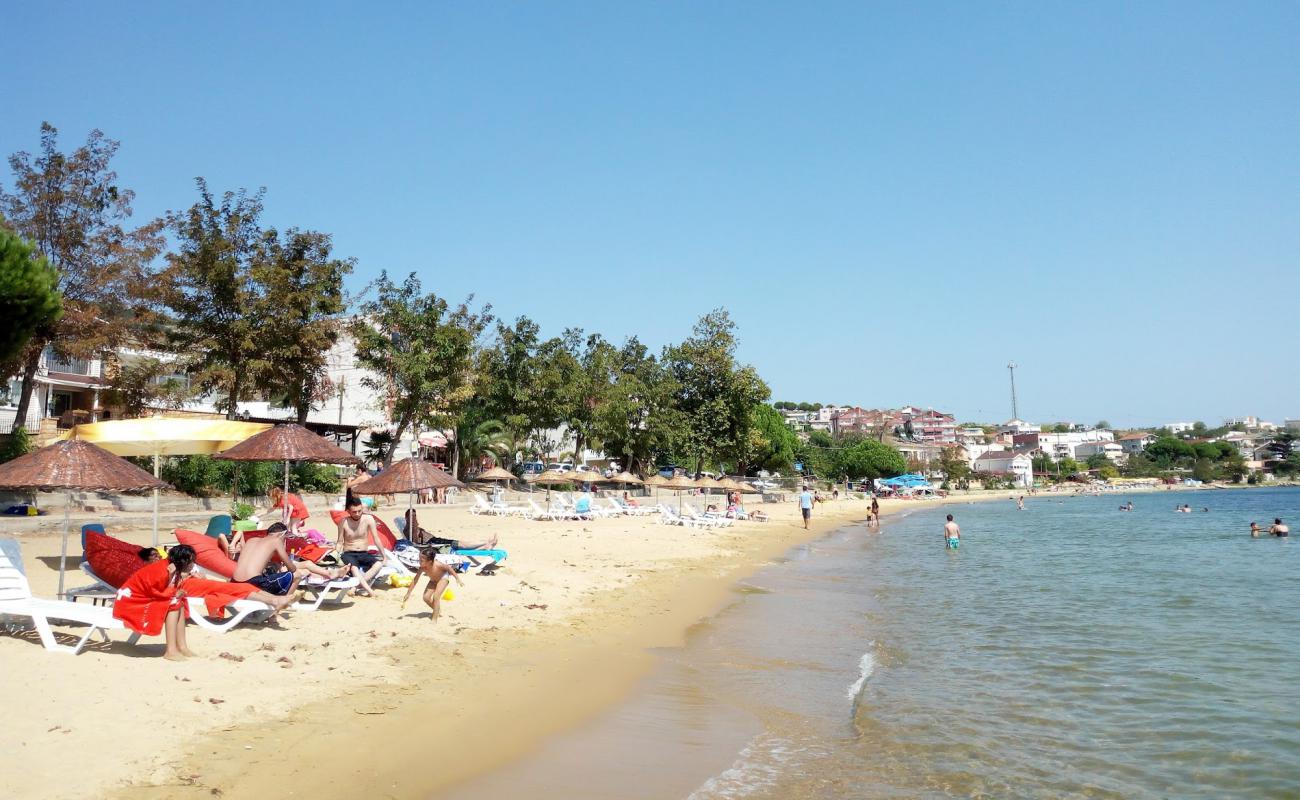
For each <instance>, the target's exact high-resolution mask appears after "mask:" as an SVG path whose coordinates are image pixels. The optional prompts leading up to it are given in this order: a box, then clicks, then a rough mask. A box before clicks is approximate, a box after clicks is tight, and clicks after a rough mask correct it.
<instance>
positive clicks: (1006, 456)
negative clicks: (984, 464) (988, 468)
mask: <svg viewBox="0 0 1300 800" xmlns="http://www.w3.org/2000/svg"><path fill="white" fill-rule="evenodd" d="M1017 456H1024V457H1025V458H1028V457H1029V454H1028V453H1026V452H1024V451H1022V450H990V451H989V452H987V453H985V454H984V455H982V456H980V457H979V458H976V459H975V460H976V461H1010V460H1011V459H1013V458H1015V457H1017Z"/></svg>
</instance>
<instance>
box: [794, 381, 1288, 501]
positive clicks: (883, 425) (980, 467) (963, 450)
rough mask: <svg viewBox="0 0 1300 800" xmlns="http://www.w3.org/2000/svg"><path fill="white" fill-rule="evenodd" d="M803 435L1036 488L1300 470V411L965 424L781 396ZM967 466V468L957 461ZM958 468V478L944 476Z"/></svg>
mask: <svg viewBox="0 0 1300 800" xmlns="http://www.w3.org/2000/svg"><path fill="white" fill-rule="evenodd" d="M775 407H776V408H777V410H778V411H780V412H781V415H782V417H783V418H784V419H785V422H786V424H787V425H788V426H789V427H790V428H791V429H792V430H794V431H795V433H796V435H797V436H799V437H800V439H801V441H803V442H809V441H814V440H816V439H817V438H818V437H821V441H823V442H826V441H827V440H829V441H830V442H837V441H841V442H842V441H845V440H855V439H861V438H870V439H875V440H876V441H879V442H881V443H885V444H888V445H890V446H891V447H893V448H894V449H896V450H897V451H898V452H899V453H900V454H902V455H903V456H904V457H905V458H906V459H907V462H908V466H909V468H910V469H912V470H915V471H919V472H923V473H925V474H928V475H930V476H931V477H935V478H939V479H940V480H942V479H944V478H952V477H959V478H964V477H965V476H966V475H967V474H969V475H970V476H973V477H975V478H976V479H983V478H1001V479H1005V480H1006V481H1007V482H1008V483H1011V484H1013V485H1016V486H1021V487H1028V486H1031V485H1033V484H1034V482H1035V481H1036V480H1046V479H1051V480H1059V479H1062V478H1072V477H1077V478H1102V479H1106V478H1121V477H1125V478H1155V477H1161V478H1164V479H1166V480H1168V481H1171V482H1172V481H1176V480H1188V481H1199V482H1206V481H1209V480H1214V479H1222V480H1229V481H1232V482H1249V483H1258V482H1264V481H1273V480H1276V479H1277V478H1279V477H1291V476H1293V475H1295V474H1296V473H1297V472H1300V447H1296V448H1295V450H1294V453H1293V450H1292V443H1293V441H1295V439H1296V438H1297V437H1300V419H1287V420H1285V421H1283V422H1282V423H1281V424H1277V423H1273V422H1268V421H1265V420H1261V419H1260V418H1258V417H1256V416H1242V417H1233V418H1228V419H1225V420H1223V423H1222V425H1220V426H1219V427H1217V428H1210V427H1209V426H1207V425H1206V424H1205V423H1203V422H1171V423H1168V424H1165V425H1161V426H1159V427H1154V428H1142V429H1132V430H1113V429H1112V428H1111V427H1110V426H1109V425H1108V424H1106V423H1104V422H1103V423H1099V424H1097V425H1078V424H1073V423H1068V422H1063V423H1054V424H1051V425H1042V424H1034V423H1029V422H1025V421H1024V420H1021V419H1014V418H1013V419H1010V420H1007V421H1006V422H1003V423H1001V424H999V425H990V424H973V423H959V422H958V420H957V418H956V417H955V416H954V415H952V414H949V413H945V412H943V411H938V410H935V409H933V408H921V407H918V406H902V407H900V408H894V409H865V408H862V407H859V406H835V405H821V404H810V403H798V404H796V403H787V402H778V403H776V404H775ZM956 465H960V466H956ZM945 472H949V473H960V476H955V475H946V474H945Z"/></svg>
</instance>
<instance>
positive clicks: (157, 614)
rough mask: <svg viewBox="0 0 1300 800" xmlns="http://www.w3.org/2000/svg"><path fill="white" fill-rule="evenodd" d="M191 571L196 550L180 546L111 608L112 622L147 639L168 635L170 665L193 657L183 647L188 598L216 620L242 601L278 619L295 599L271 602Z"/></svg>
mask: <svg viewBox="0 0 1300 800" xmlns="http://www.w3.org/2000/svg"><path fill="white" fill-rule="evenodd" d="M193 569H194V548H193V547H190V546H189V545H187V544H182V545H177V546H176V547H173V548H171V549H170V550H168V551H167V560H165V561H164V560H161V559H159V560H156V561H152V562H150V563H149V564H147V565H146V566H143V567H141V568H140V569H138V570H136V572H135V574H134V575H132V576H131V577H130V578H128V579H127V581H126V583H124V584H123V585H122V588H121V589H119V590H118V592H117V599H116V600H115V601H114V602H113V616H114V617H117V618H118V619H120V620H122V622H123V623H125V624H126V626H127V627H128V628H130V629H131V630H133V631H135V632H137V633H143V634H145V635H146V636H157V635H158V634H159V632H165V634H166V637H167V648H166V650H165V651H164V652H163V658H167V659H170V660H172V661H179V660H181V659H183V658H189V657H191V656H193V655H194V653H192V652H190V649H189V647H188V646H187V644H186V642H185V620H186V619H188V618H189V615H190V605H189V603H188V602H187V601H186V597H187V596H189V597H202V598H204V600H206V601H207V609H208V613H209V614H212V615H218V614H220V613H221V610H222V609H223V608H225V606H227V605H228V604H230V603H232V602H234V601H235V600H240V599H248V600H257V601H258V602H261V603H266V604H267V605H268V606H270V607H271V608H272V609H273V610H274V611H276V612H277V613H278V612H279V611H281V610H283V609H284V608H285V606H287V605H289V604H290V603H292V602H293V600H294V598H293V597H291V596H285V597H276V596H273V595H271V594H268V593H267V592H263V591H260V590H258V589H257V587H255V586H251V585H249V584H246V583H234V582H230V583H227V582H225V581H209V580H205V579H203V578H195V577H192V576H191V575H190V573H191V571H192V570H193Z"/></svg>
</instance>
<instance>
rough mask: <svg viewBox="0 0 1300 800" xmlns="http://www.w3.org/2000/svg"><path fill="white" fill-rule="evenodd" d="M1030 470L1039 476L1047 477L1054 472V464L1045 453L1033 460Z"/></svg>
mask: <svg viewBox="0 0 1300 800" xmlns="http://www.w3.org/2000/svg"><path fill="white" fill-rule="evenodd" d="M1032 468H1033V471H1034V472H1035V473H1037V474H1039V475H1048V474H1051V473H1053V472H1055V471H1056V462H1055V461H1053V460H1052V457H1051V456H1049V455H1048V454H1047V453H1039V454H1038V455H1036V456H1034V458H1033V466H1032Z"/></svg>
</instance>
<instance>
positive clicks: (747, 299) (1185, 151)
mask: <svg viewBox="0 0 1300 800" xmlns="http://www.w3.org/2000/svg"><path fill="white" fill-rule="evenodd" d="M366 5H374V6H375V7H374V8H366V7H363V4H343V3H339V4H331V3H326V2H316V3H296V4H295V3H287V2H261V3H222V4H202V5H200V4H184V5H183V6H182V5H178V4H171V3H158V4H154V5H150V4H146V3H132V4H128V5H120V4H97V5H92V4H87V3H56V2H51V3H10V4H8V6H9V7H8V8H7V10H6V12H5V16H6V25H5V27H6V37H5V38H6V58H5V66H4V67H3V70H4V86H5V92H4V100H3V107H4V112H3V113H2V114H0V151H3V152H4V153H5V154H7V153H11V152H13V151H15V150H19V149H35V148H36V146H37V132H38V128H39V125H40V123H41V121H42V120H49V121H50V122H52V123H53V124H55V125H56V126H57V127H59V128H60V130H61V132H62V134H63V141H64V144H65V146H67V147H72V146H74V145H76V144H78V143H80V142H81V141H82V140H84V137H85V134H86V132H87V131H88V130H89V129H90V128H92V127H98V128H101V129H102V130H104V131H105V133H107V134H108V135H109V136H111V137H113V138H115V139H119V140H120V141H121V142H122V149H121V151H120V155H119V157H118V159H117V161H116V167H117V169H118V171H119V173H120V175H121V178H122V182H123V183H124V184H125V185H127V186H130V187H131V188H133V189H134V190H135V191H136V193H137V202H136V212H137V215H138V216H139V217H140V218H141V219H142V220H143V219H146V218H150V217H152V216H154V215H156V214H159V213H162V212H163V211H165V210H167V209H174V208H181V207H185V206H188V205H189V204H190V203H192V202H193V201H194V199H195V190H194V187H193V179H194V177H195V176H199V175H202V176H205V177H206V178H207V179H208V181H209V182H210V184H211V185H212V186H213V187H214V188H215V189H227V188H238V187H244V186H246V187H258V186H265V187H267V192H268V194H267V200H268V202H267V214H266V219H267V222H269V223H271V224H274V225H277V226H279V227H289V226H299V227H305V228H313V229H317V230H323V231H327V232H330V233H332V234H333V235H334V237H335V242H336V246H337V250H338V252H339V253H340V254H343V255H349V256H354V257H356V258H357V260H358V272H357V274H356V275H354V277H353V288H354V289H355V288H360V287H361V286H362V285H363V284H364V283H365V282H366V281H367V280H368V279H369V278H371V277H373V276H374V275H377V274H378V272H379V271H380V270H381V269H387V270H389V271H390V272H391V273H396V274H399V275H402V274H405V273H406V272H409V271H412V270H414V271H416V272H418V273H419V274H420V275H421V276H422V277H423V279H424V280H425V284H426V286H427V287H428V288H430V289H433V290H435V291H437V292H438V293H439V294H442V295H444V296H446V297H449V298H451V299H453V300H455V299H459V298H462V297H463V296H465V295H467V294H469V293H474V294H475V295H476V296H477V298H478V299H480V300H484V301H488V302H490V303H492V305H493V307H494V310H495V312H496V313H497V314H499V315H501V316H504V317H507V318H513V317H515V316H517V315H519V314H527V315H529V316H532V317H533V318H535V319H537V320H538V321H539V322H540V323H541V324H542V326H543V329H544V331H545V332H547V333H558V332H560V330H561V329H562V328H564V327H566V326H576V327H583V328H586V329H588V330H597V331H600V332H602V333H604V334H605V335H606V336H607V337H608V338H610V339H613V340H615V341H619V340H621V339H622V338H623V337H625V336H627V335H631V334H636V335H639V336H640V337H641V338H642V340H643V341H646V342H647V343H649V344H651V345H652V346H654V347H656V348H657V347H658V346H660V345H663V344H665V343H668V342H671V341H676V340H679V339H681V338H682V337H684V336H685V335H686V334H687V332H688V331H689V328H690V326H691V324H692V322H693V321H694V320H695V319H696V318H697V317H698V316H699V315H701V314H703V313H705V312H706V311H708V310H709V309H711V308H714V307H716V306H726V307H727V308H728V309H730V311H731V313H732V315H733V316H734V318H735V319H736V321H737V322H738V324H739V325H740V332H741V337H742V339H741V342H742V343H741V353H740V355H741V357H742V358H743V359H745V360H747V361H749V362H752V363H753V364H754V365H755V366H757V367H758V369H759V371H760V372H761V373H762V374H763V376H764V377H765V378H766V379H767V380H768V382H769V383H770V385H771V386H772V390H773V395H774V398H773V399H789V400H808V401H818V402H824V403H826V402H838V403H856V404H860V405H864V406H884V405H898V404H902V403H914V404H920V405H932V406H935V407H938V408H942V409H944V410H949V411H952V412H954V413H956V414H957V415H958V416H959V417H961V418H963V419H981V420H1000V419H1005V418H1006V417H1008V416H1009V415H1010V409H1009V405H1010V401H1009V398H1008V389H1007V379H1006V378H1007V375H1006V373H1007V370H1006V368H1005V365H1006V363H1007V361H1008V360H1011V359H1014V360H1015V361H1016V362H1017V363H1019V364H1020V369H1019V370H1018V376H1017V378H1018V380H1017V384H1018V389H1019V394H1020V408H1021V415H1022V416H1024V417H1026V418H1028V419H1033V420H1046V419H1072V420H1075V421H1081V422H1093V421H1096V420H1097V419H1100V418H1106V419H1109V420H1110V421H1111V422H1113V423H1115V424H1133V425H1147V424H1159V423H1162V422H1168V421H1174V420H1181V419H1204V420H1206V421H1207V422H1215V421H1217V420H1219V419H1220V418H1221V417H1223V416H1225V415H1237V414H1251V413H1253V414H1258V415H1261V416H1264V417H1265V418H1276V419H1279V420H1280V419H1281V418H1282V417H1288V416H1289V417H1300V372H1297V370H1295V368H1294V366H1295V347H1296V341H1297V339H1296V335H1295V331H1296V322H1295V320H1296V314H1297V312H1298V311H1300V302H1298V299H1300V293H1298V292H1297V289H1300V268H1298V267H1300V263H1298V262H1300V148H1298V147H1297V145H1296V143H1297V142H1300V47H1296V46H1295V33H1296V31H1297V30H1300V4H1293V3H1282V2H1276V3H1237V4H1229V3H1221V2H1220V3H1195V2H1169V3H1161V2H1145V3H1139V4H1132V3H1093V4H1065V3H1028V2H1021V3H978V4H977V3H958V2H954V3H868V2H853V3H830V2H826V3H819V4H801V3H800V4H796V3H790V4H769V3H753V2H710V3H654V4H637V5H634V4H631V3H595V2H593V3H586V4H565V3H508V4H496V5H493V6H491V7H489V6H487V5H486V4H473V3H455V4H431V3H411V4H366ZM123 9H129V11H124V10H123ZM0 180H3V181H4V182H5V183H6V184H7V183H8V181H9V175H8V171H7V170H3V171H0Z"/></svg>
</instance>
